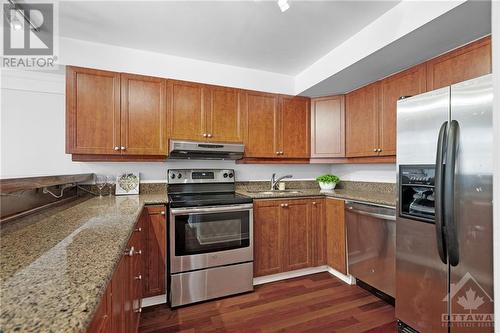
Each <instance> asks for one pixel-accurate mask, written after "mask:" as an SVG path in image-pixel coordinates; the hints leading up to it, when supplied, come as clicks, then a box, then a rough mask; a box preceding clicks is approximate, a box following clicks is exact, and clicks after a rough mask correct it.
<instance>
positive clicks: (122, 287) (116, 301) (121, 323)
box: [111, 257, 129, 332]
mask: <svg viewBox="0 0 500 333" xmlns="http://www.w3.org/2000/svg"><path fill="white" fill-rule="evenodd" d="M128 281H129V265H128V260H127V258H126V257H123V258H122V259H121V260H120V263H119V264H118V268H117V269H116V271H115V273H114V275H113V279H112V280H111V309H112V316H111V328H112V331H113V332H127V328H128V326H127V324H128V321H127V317H126V316H125V303H126V302H128V293H129V285H128Z"/></svg>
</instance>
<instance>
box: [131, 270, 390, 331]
mask: <svg viewBox="0 0 500 333" xmlns="http://www.w3.org/2000/svg"><path fill="white" fill-rule="evenodd" d="M278 331H279V332H322V333H326V332H339V333H341V332H349V333H355V332H366V333H386V332H387V333H389V332H396V320H395V317H394V307H393V306H391V305H389V304H387V303H385V302H384V301H382V300H380V299H379V298H377V297H375V296H373V295H372V294H370V293H369V292H367V291H366V290H364V289H362V288H360V287H358V286H349V285H346V284H345V283H343V282H342V281H340V280H338V279H337V278H335V277H333V276H332V275H330V274H329V273H318V274H314V275H308V276H304V277H299V278H295V279H289V280H285V281H279V282H274V283H269V284H264V285H260V286H256V287H255V292H253V293H247V294H243V295H238V296H232V297H227V298H224V299H219V300H214V301H208V302H205V303H200V304H196V305H191V306H187V307H183V308H179V309H177V310H170V309H169V308H168V307H167V306H165V305H157V306H154V307H148V308H145V309H144V311H143V313H142V315H141V322H140V326H139V332H142V333H146V332H148V333H151V332H155V333H159V332H162V333H165V332H189V333H194V332H196V333H197V332H241V333H250V332H263V333H264V332H278Z"/></svg>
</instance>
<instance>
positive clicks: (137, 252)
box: [134, 250, 142, 256]
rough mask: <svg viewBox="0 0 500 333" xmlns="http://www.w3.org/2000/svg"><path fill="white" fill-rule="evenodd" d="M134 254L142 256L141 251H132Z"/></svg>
mask: <svg viewBox="0 0 500 333" xmlns="http://www.w3.org/2000/svg"><path fill="white" fill-rule="evenodd" d="M134 254H135V255H138V256H140V255H141V254H142V250H139V251H134Z"/></svg>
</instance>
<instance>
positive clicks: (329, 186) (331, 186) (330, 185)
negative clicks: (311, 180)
mask: <svg viewBox="0 0 500 333" xmlns="http://www.w3.org/2000/svg"><path fill="white" fill-rule="evenodd" d="M335 185H337V184H335V183H322V182H319V187H320V188H321V189H322V190H333V189H334V188H335Z"/></svg>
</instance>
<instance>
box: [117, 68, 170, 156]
mask: <svg viewBox="0 0 500 333" xmlns="http://www.w3.org/2000/svg"><path fill="white" fill-rule="evenodd" d="M166 93H167V91H166V81H165V80H163V79H159V78H155V77H147V76H139V75H131V74H121V127H120V129H121V131H120V133H121V135H120V138H121V139H120V145H121V150H122V154H127V155H167V112H166V110H167V109H166V106H167V96H166Z"/></svg>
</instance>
